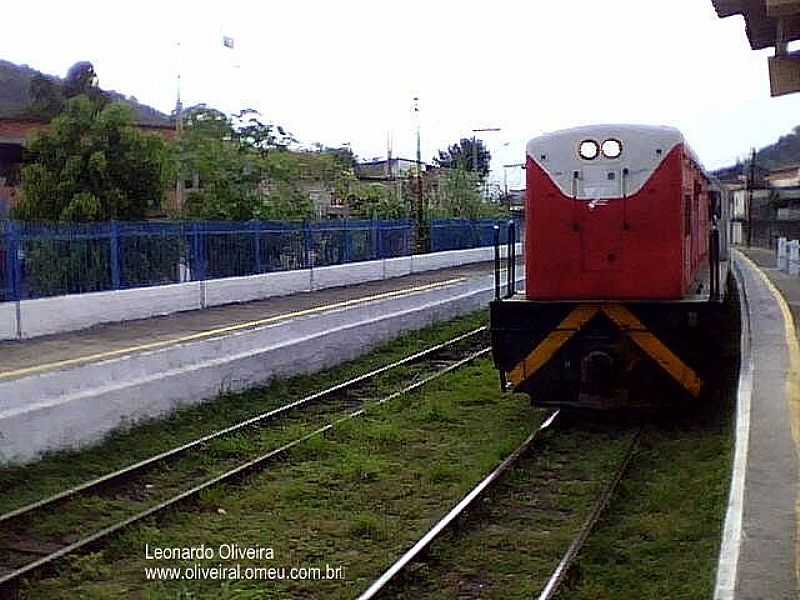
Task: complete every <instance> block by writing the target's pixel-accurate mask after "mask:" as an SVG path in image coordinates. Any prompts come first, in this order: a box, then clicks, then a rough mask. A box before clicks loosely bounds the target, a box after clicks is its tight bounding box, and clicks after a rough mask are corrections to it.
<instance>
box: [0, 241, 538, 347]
mask: <svg viewBox="0 0 800 600" xmlns="http://www.w3.org/2000/svg"><path fill="white" fill-rule="evenodd" d="M501 251H502V254H503V256H505V246H503V247H502V248H501ZM521 252H522V245H521V244H517V255H519V254H520V253H521ZM493 256H494V248H492V247H485V248H476V249H473V250H453V251H449V252H435V253H431V254H420V255H415V256H404V257H401V258H390V259H385V260H377V261H368V262H359V263H348V264H345V265H336V266H331V267H320V268H316V269H313V270H312V271H309V270H308V269H303V270H298V271H283V272H277V273H267V274H264V275H252V276H247V277H229V278H225V279H212V280H208V281H206V282H205V283H202V282H189V283H178V284H173V285H163V286H154V287H146V288H134V289H130V290H116V291H108V292H94V293H90V294H75V295H70V296H54V297H52V298H40V299H36V300H24V301H22V302H21V310H20V316H21V319H20V320H21V324H20V325H21V331H22V337H23V338H32V337H37V336H41V335H48V334H53V333H63V332H67V331H75V330H78V329H85V328H87V327H91V326H93V325H97V324H100V323H113V322H119V321H131V320H134V319H147V318H149V317H154V316H158V315H168V314H172V313H175V312H181V311H187V310H197V309H199V308H203V307H205V306H219V305H222V304H232V303H235V302H249V301H252V300H260V299H263V298H269V297H271V296H285V295H290V294H296V293H298V292H305V291H308V290H309V289H323V288H328V287H336V286H342V285H351V284H355V283H361V282H364V281H375V280H379V279H384V278H391V277H400V276H403V275H408V274H409V273H418V272H421V271H430V270H435V269H444V268H447V267H454V266H458V265H464V264H469V263H475V262H482V261H488V260H492V258H493ZM203 288H205V292H204V293H203ZM16 337H17V321H16V310H15V307H14V304H13V303H10V302H9V303H0V340H7V339H14V338H16Z"/></svg>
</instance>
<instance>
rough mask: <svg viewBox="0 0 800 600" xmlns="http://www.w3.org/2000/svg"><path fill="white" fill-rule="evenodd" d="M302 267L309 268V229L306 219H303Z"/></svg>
mask: <svg viewBox="0 0 800 600" xmlns="http://www.w3.org/2000/svg"><path fill="white" fill-rule="evenodd" d="M303 267H305V268H306V269H310V268H311V229H310V228H309V225H308V222H307V221H303Z"/></svg>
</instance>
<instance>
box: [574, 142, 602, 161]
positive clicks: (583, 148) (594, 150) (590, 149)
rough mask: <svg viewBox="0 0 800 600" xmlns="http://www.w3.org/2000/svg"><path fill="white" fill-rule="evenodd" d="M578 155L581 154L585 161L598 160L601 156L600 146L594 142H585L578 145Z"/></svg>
mask: <svg viewBox="0 0 800 600" xmlns="http://www.w3.org/2000/svg"><path fill="white" fill-rule="evenodd" d="M578 154H580V155H581V158H583V159H586V160H592V159H594V158H597V155H598V154H600V146H598V144H597V142H595V141H594V140H583V141H582V142H581V143H580V145H578Z"/></svg>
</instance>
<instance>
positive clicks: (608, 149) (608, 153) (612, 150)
mask: <svg viewBox="0 0 800 600" xmlns="http://www.w3.org/2000/svg"><path fill="white" fill-rule="evenodd" d="M601 148H602V149H603V156H605V157H606V158H618V157H619V155H620V154H622V142H620V141H619V140H615V139H614V138H611V139H608V140H606V141H605V142H603V145H602V146H601Z"/></svg>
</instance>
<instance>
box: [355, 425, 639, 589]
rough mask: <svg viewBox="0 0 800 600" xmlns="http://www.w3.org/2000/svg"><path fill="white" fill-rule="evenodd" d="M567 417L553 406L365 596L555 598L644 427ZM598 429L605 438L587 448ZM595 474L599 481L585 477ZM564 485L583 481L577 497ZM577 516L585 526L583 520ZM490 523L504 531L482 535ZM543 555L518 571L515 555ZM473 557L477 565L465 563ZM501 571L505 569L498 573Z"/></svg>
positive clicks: (370, 587)
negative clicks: (572, 422) (580, 424)
mask: <svg viewBox="0 0 800 600" xmlns="http://www.w3.org/2000/svg"><path fill="white" fill-rule="evenodd" d="M565 420H568V417H564V416H563V415H560V411H555V412H552V413H551V414H550V415H549V416H548V417H547V418H546V419H545V420H544V421H543V422H542V424H541V425H540V426H539V427H538V429H536V430H535V431H533V432H532V433H531V434H530V435H529V436H528V437H527V439H525V441H524V442H523V443H522V444H521V445H520V446H519V447H517V448H516V449H515V450H514V451H513V452H512V453H511V454H509V455H508V456H507V457H506V458H505V460H503V461H502V462H501V463H500V464H499V465H498V466H497V467H496V468H495V469H494V470H493V471H492V472H491V473H489V474H488V475H487V476H486V477H485V478H484V479H483V480H481V482H480V483H479V484H478V485H477V486H475V487H474V488H473V489H472V490H471V491H470V492H468V493H467V494H466V495H465V496H464V497H463V498H462V499H461V501H460V502H458V504H456V505H455V506H454V507H453V508H452V509H451V510H450V511H449V512H448V513H447V514H446V515H445V516H444V517H442V518H441V519H440V520H439V521H438V522H436V523H435V524H434V525H433V526H432V527H431V528H430V529H429V530H428V531H427V532H426V533H425V534H424V535H423V536H422V537H421V538H420V539H419V540H418V541H417V542H416V543H415V544H414V545H413V546H412V547H411V548H410V549H409V550H408V551H407V552H405V553H404V554H403V555H402V556H401V557H400V558H399V559H398V560H396V561H395V562H394V563H393V564H392V565H391V566H390V567H389V568H388V569H387V570H386V571H384V572H383V574H382V575H381V576H380V577H378V578H377V579H376V580H375V581H374V582H373V583H372V584H371V585H370V586H369V587H368V588H367V589H366V591H364V592H363V593H362V594H361V595H360V596H359V597H358V600H370V599H373V598H408V597H413V598H439V597H447V598H450V597H453V598H455V597H464V596H466V597H472V596H475V597H487V598H494V597H497V598H501V597H502V598H505V597H512V596H513V597H533V598H536V597H539V598H540V599H545V598H548V599H549V598H553V597H555V595H556V594H557V593H558V591H559V589H560V585H561V583H562V582H563V581H564V579H565V577H566V575H567V573H568V572H569V569H570V566H571V565H572V562H573V560H574V559H575V557H576V556H577V555H578V552H579V551H580V548H581V547H582V545H583V543H584V542H585V541H586V539H587V538H588V536H589V534H590V532H591V530H592V528H593V526H594V525H595V523H596V522H597V521H598V519H599V518H600V516H601V514H602V513H603V510H604V509H605V507H606V506H607V504H608V502H609V500H610V498H611V496H612V495H613V493H614V490H615V489H616V487H617V485H618V484H619V482H620V481H621V480H622V478H623V476H624V473H625V471H626V469H627V467H628V464H629V462H630V460H631V457H632V456H633V454H634V452H635V450H636V447H637V443H638V439H639V435H640V431H641V430H640V429H639V428H636V430H635V431H632V430H630V429H627V428H620V427H615V426H611V427H604V426H600V427H599V428H595V427H594V426H589V427H588V428H583V429H580V428H578V430H576V431H573V430H570V429H569V425H564V424H563V423H562V422H563V421H565ZM556 431H557V432H558V433H556ZM595 435H596V436H597V443H596V444H595V445H593V446H588V447H587V442H588V443H591V442H592V437H593V436H595ZM570 437H572V438H573V439H571V440H570ZM534 449H536V450H537V451H536V452H534V451H533V450H534ZM565 450H566V451H565ZM592 452H597V453H598V455H602V458H600V459H598V460H595V461H593V460H592V459H591V458H589V459H587V460H585V461H580V460H577V455H578V453H583V454H584V455H586V454H591V453H592ZM553 455H555V456H553ZM579 462H580V463H581V464H580V466H578V467H577V468H572V466H573V465H574V464H577V463H579ZM526 463H527V464H526ZM534 463H535V464H534ZM538 467H541V468H538ZM536 471H538V472H536ZM589 474H591V475H590V477H593V480H589V479H587V475H589ZM564 485H567V486H573V487H572V488H566V489H574V486H576V485H577V486H580V487H582V488H583V489H582V491H581V493H580V494H578V495H577V496H578V497H577V498H576V497H575V496H574V495H572V494H570V493H569V492H567V491H565V488H564V487H563V486H564ZM588 506H591V508H590V509H587V508H586V507H588ZM576 523H581V525H580V526H579V527H576ZM503 528H510V529H514V531H515V534H514V535H511V536H508V535H503V533H502V531H501V530H502V529H503ZM492 530H497V531H495V532H494V533H490V534H489V535H488V536H486V535H484V534H486V532H492ZM576 530H577V533H576ZM448 532H449V535H448ZM515 536H518V538H516V537H515ZM445 537H446V538H447V539H442V540H440V541H439V539H440V538H445ZM568 539H571V540H572V541H571V543H569V545H568V548H567V550H566V553H565V554H564V555H563V557H562V558H561V560H560V562H558V565H557V566H556V567H555V570H554V571H553V566H554V565H555V563H556V561H557V558H556V557H557V556H558V554H557V553H556V552H559V553H560V552H563V551H564V547H565V546H567V540H568ZM542 540H544V543H541V541H542ZM437 541H439V543H438V544H435V542H437ZM520 542H521V543H520ZM556 549H557V550H556ZM537 553H539V554H540V555H541V556H539V557H537V558H536V559H535V560H532V561H530V562H531V564H536V567H537V568H536V569H534V571H535V572H525V573H521V572H519V571H517V569H518V568H520V567H522V565H517V564H513V563H512V562H511V561H510V560H509V556H511V555H515V556H519V555H521V554H526V555H528V556H531V555H536V554H537ZM470 562H471V563H474V564H472V565H465V564H462V563H470ZM493 569H495V570H496V571H497V572H498V573H502V574H501V575H500V576H499V577H495V575H496V574H495V573H493V572H492V570H493ZM476 573H479V575H477V576H476ZM509 573H511V574H513V575H514V581H513V582H511V584H510V585H509V582H508V581H505V583H504V584H501V585H499V586H497V587H495V586H494V585H493V584H494V583H495V580H497V579H503V578H505V579H508V577H509V575H508V574H509ZM548 574H550V575H549V579H548ZM523 579H527V580H526V581H523ZM545 582H546V584H545ZM504 585H505V587H504ZM493 588H494V589H493Z"/></svg>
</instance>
